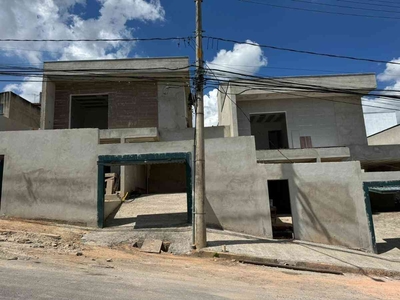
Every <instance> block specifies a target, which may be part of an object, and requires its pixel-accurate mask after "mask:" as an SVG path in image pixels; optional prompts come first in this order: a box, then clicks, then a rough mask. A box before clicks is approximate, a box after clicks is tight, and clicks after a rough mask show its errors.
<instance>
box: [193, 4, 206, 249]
mask: <svg viewBox="0 0 400 300" xmlns="http://www.w3.org/2000/svg"><path fill="white" fill-rule="evenodd" d="M195 1H196V80H195V84H196V163H195V164H196V166H195V168H196V173H195V195H196V197H195V242H196V249H201V248H204V247H206V246H207V236H206V220H205V212H204V202H205V197H206V183H205V152H204V102H203V94H204V91H203V84H204V82H203V81H204V68H203V28H202V17H201V3H202V2H203V0H195Z"/></svg>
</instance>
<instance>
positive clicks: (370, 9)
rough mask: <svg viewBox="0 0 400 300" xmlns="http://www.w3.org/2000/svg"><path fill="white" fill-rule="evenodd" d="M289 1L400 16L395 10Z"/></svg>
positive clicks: (305, 0)
mask: <svg viewBox="0 0 400 300" xmlns="http://www.w3.org/2000/svg"><path fill="white" fill-rule="evenodd" d="M289 1H292V2H300V3H307V4H315V5H320V6H329V7H339V8H350V9H358V10H365V11H375V12H384V13H394V14H400V12H399V11H393V10H381V9H373V8H363V7H354V6H347V5H336V4H329V3H322V2H313V1H307V0H289Z"/></svg>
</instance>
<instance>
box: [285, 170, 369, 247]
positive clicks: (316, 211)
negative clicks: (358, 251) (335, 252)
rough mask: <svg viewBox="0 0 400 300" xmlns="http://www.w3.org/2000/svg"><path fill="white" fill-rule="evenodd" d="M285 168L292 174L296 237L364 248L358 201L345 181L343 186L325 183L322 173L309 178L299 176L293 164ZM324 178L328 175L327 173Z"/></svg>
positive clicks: (331, 182) (291, 183) (330, 181)
mask: <svg viewBox="0 0 400 300" xmlns="http://www.w3.org/2000/svg"><path fill="white" fill-rule="evenodd" d="M285 167H286V168H290V171H291V173H292V174H293V176H292V179H291V180H290V183H289V184H290V185H291V189H290V190H291V201H292V203H291V206H292V214H293V226H294V230H295V238H296V239H299V240H304V241H310V242H315V243H323V244H331V245H341V246H347V247H357V248H362V241H361V240H360V223H359V220H358V219H357V209H356V204H355V201H357V199H353V198H352V195H351V192H350V186H349V184H347V182H346V180H344V181H341V183H340V182H339V183H336V182H335V181H333V180H329V181H322V180H320V178H321V177H318V175H319V174H315V173H314V174H311V176H310V177H307V176H306V175H305V174H300V175H299V174H298V173H297V172H296V170H295V169H294V168H293V166H292V165H286V166H285ZM321 170H322V169H321ZM324 171H325V170H324ZM321 175H324V176H329V174H325V173H324V174H321ZM313 176H315V177H313ZM293 202H294V203H293ZM367 229H368V228H366V230H367Z"/></svg>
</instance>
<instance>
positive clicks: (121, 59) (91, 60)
mask: <svg viewBox="0 0 400 300" xmlns="http://www.w3.org/2000/svg"><path fill="white" fill-rule="evenodd" d="M168 59H169V60H171V59H182V60H183V59H189V56H163V57H138V58H115V59H114V58H107V59H83V60H54V61H45V62H43V63H45V64H56V63H79V62H100V61H107V62H111V61H127V60H130V61H135V60H168Z"/></svg>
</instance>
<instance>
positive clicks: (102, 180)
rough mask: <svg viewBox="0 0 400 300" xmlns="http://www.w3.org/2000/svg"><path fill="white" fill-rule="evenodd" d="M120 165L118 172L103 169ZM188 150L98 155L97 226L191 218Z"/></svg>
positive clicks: (172, 223)
mask: <svg viewBox="0 0 400 300" xmlns="http://www.w3.org/2000/svg"><path fill="white" fill-rule="evenodd" d="M116 166H120V174H119V175H117V174H115V173H106V172H105V171H107V168H108V167H111V168H112V167H114V168H115V167H116ZM191 178H192V174H191V167H190V154H189V153H165V154H145V155H123V156H100V157H99V193H98V195H99V199H98V201H99V202H98V211H99V215H98V225H99V227H104V226H105V227H115V226H125V227H131V228H132V229H137V228H165V227H181V226H187V224H188V223H191V220H192V188H191Z"/></svg>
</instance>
